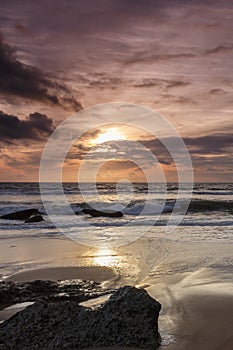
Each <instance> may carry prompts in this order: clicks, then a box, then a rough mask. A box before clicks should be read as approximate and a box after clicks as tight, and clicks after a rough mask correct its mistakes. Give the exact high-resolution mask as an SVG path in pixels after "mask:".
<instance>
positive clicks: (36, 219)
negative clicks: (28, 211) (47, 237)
mask: <svg viewBox="0 0 233 350" xmlns="http://www.w3.org/2000/svg"><path fill="white" fill-rule="evenodd" d="M41 221H44V218H43V216H42V215H33V216H31V217H30V218H29V219H27V220H25V223H30V222H41Z"/></svg>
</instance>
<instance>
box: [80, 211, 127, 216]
mask: <svg viewBox="0 0 233 350" xmlns="http://www.w3.org/2000/svg"><path fill="white" fill-rule="evenodd" d="M82 212H83V213H84V214H89V215H91V216H94V217H97V216H106V217H111V218H119V217H122V216H123V213H122V212H121V211H101V210H96V209H83V210H82Z"/></svg>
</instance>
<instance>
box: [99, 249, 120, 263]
mask: <svg viewBox="0 0 233 350" xmlns="http://www.w3.org/2000/svg"><path fill="white" fill-rule="evenodd" d="M118 261H119V256H118V255H117V254H115V253H114V251H113V250H111V249H109V248H101V249H99V250H98V251H97V252H96V254H95V255H94V256H93V262H94V264H95V265H99V266H115V265H116V264H117V262H118Z"/></svg>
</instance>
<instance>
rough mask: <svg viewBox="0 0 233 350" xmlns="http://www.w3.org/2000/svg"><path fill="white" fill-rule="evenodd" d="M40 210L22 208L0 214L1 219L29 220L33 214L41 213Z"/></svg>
mask: <svg viewBox="0 0 233 350" xmlns="http://www.w3.org/2000/svg"><path fill="white" fill-rule="evenodd" d="M39 214H40V212H39V210H38V209H34V208H33V209H25V210H20V211H16V212H14V213H9V214H5V215H2V216H0V219H5V220H27V219H29V218H30V217H31V216H32V215H39Z"/></svg>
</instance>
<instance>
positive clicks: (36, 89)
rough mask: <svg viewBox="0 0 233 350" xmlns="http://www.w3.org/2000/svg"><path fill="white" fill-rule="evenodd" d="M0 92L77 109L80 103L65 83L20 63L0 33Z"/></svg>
mask: <svg viewBox="0 0 233 350" xmlns="http://www.w3.org/2000/svg"><path fill="white" fill-rule="evenodd" d="M0 93H2V94H7V95H15V96H18V97H21V98H25V99H32V100H37V101H41V102H44V103H49V104H52V105H55V106H60V107H62V108H64V109H69V110H73V111H79V110H80V109H81V104H80V102H79V101H77V100H76V99H75V97H74V96H73V93H72V91H71V90H70V89H69V88H68V87H67V86H65V85H62V84H59V83H57V82H54V81H52V80H50V79H48V78H47V77H46V76H45V74H44V73H43V72H41V71H40V70H38V69H36V68H34V67H31V66H28V65H26V64H23V63H21V62H20V61H18V60H17V59H16V58H15V55H14V52H13V51H12V49H11V47H10V46H9V45H7V44H6V43H5V42H4V41H3V38H2V37H1V34H0Z"/></svg>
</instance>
